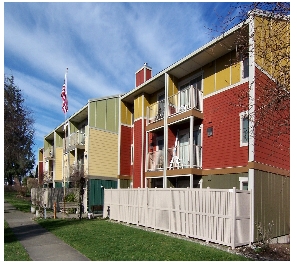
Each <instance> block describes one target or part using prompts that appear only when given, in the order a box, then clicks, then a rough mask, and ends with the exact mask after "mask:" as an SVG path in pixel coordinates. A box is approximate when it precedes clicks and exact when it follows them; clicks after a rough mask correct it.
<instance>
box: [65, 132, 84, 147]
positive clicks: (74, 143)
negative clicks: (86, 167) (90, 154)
mask: <svg viewBox="0 0 297 262" xmlns="http://www.w3.org/2000/svg"><path fill="white" fill-rule="evenodd" d="M85 139H86V138H85V133H81V132H79V131H77V132H75V133H72V134H71V135H70V137H69V138H68V137H66V140H65V141H66V151H67V152H69V151H72V150H74V149H75V148H79V149H84V148H85Z"/></svg>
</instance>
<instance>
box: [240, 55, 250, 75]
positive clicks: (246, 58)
mask: <svg viewBox="0 0 297 262" xmlns="http://www.w3.org/2000/svg"><path fill="white" fill-rule="evenodd" d="M247 77H249V54H248V53H246V54H244V55H242V78H247Z"/></svg>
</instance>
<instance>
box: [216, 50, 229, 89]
mask: <svg viewBox="0 0 297 262" xmlns="http://www.w3.org/2000/svg"><path fill="white" fill-rule="evenodd" d="M230 73H231V72H230V53H229V54H226V55H224V56H222V57H220V58H219V59H217V60H216V90H220V89H222V88H224V87H227V86H229V85H230Z"/></svg>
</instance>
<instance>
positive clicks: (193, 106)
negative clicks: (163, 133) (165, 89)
mask: <svg viewBox="0 0 297 262" xmlns="http://www.w3.org/2000/svg"><path fill="white" fill-rule="evenodd" d="M191 110H194V111H192V112H191ZM167 112H168V118H170V117H174V116H178V115H181V114H184V113H186V112H188V113H187V114H185V115H184V116H187V115H188V114H189V113H190V115H194V116H197V117H198V118H203V114H202V112H203V93H202V91H201V90H199V89H198V88H196V87H193V86H190V87H188V88H186V89H184V90H182V91H179V92H178V93H177V94H174V95H172V96H170V97H169V98H168V108H167ZM164 115H165V100H160V101H158V102H155V103H153V104H152V105H150V106H148V107H147V125H150V124H153V123H156V122H158V121H160V120H163V119H164ZM177 119H178V117H177ZM174 121H175V120H174ZM170 122H173V121H169V120H168V123H170ZM160 124H163V122H160Z"/></svg>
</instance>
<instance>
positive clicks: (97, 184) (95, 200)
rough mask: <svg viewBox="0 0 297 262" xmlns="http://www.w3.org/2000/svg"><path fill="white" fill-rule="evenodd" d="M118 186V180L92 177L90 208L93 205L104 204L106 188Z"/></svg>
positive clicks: (89, 187)
mask: <svg viewBox="0 0 297 262" xmlns="http://www.w3.org/2000/svg"><path fill="white" fill-rule="evenodd" d="M101 186H103V187H104V188H105V189H110V188H117V182H116V181H112V180H101V179H91V180H89V186H88V189H89V190H88V196H89V197H88V198H89V204H88V210H91V207H92V206H93V205H104V188H102V187H101Z"/></svg>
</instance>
